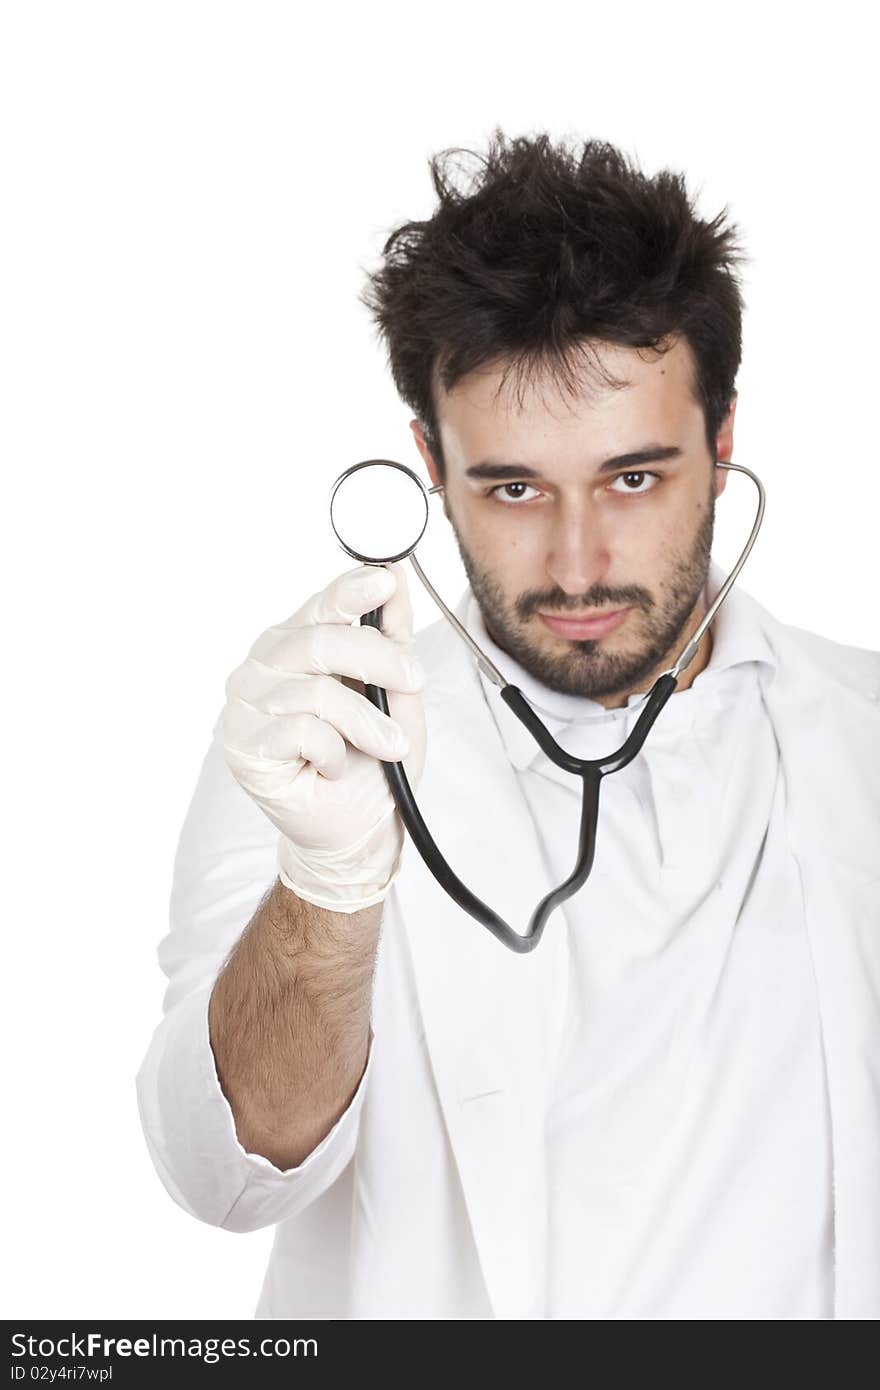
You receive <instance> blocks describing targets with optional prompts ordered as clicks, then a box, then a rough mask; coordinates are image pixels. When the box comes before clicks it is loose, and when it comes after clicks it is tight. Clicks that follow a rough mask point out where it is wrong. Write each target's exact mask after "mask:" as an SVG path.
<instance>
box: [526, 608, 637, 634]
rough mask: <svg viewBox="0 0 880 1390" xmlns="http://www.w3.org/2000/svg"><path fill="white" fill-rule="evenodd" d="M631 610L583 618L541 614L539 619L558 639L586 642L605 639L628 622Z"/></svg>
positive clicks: (588, 615) (615, 610) (619, 610)
mask: <svg viewBox="0 0 880 1390" xmlns="http://www.w3.org/2000/svg"><path fill="white" fill-rule="evenodd" d="M631 611H632V610H631V609H630V608H615V609H614V610H613V611H612V612H610V613H600V614H598V615H595V616H594V615H591V614H587V615H586V616H585V617H582V618H560V617H556V616H555V615H553V614H551V613H539V614H538V617H539V618H540V619H541V622H542V623H544V625H545V626H546V627H548V628H549V629H550V631H551V632H555V633H556V636H557V637H567V638H568V640H569V641H570V642H584V641H588V640H590V639H595V638H598V637H605V636H607V634H608V633H609V632H614V630H615V629H616V628H618V627H620V625H621V624H622V623H624V622H625V621H626V618H627V614H629V613H630V612H631Z"/></svg>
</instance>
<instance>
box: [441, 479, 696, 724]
mask: <svg viewBox="0 0 880 1390" xmlns="http://www.w3.org/2000/svg"><path fill="white" fill-rule="evenodd" d="M447 515H448V517H449V520H450V522H451V523H452V529H453V531H454V532H455V538H456V541H457V543H458V549H459V554H460V555H461V559H462V563H463V565H464V568H465V572H466V574H467V577H468V581H469V583H470V586H471V589H472V591H473V594H474V597H475V598H476V600H477V602H478V604H479V605H480V610H481V612H482V615H483V621H484V622H485V624H486V630H487V631H488V633H489V636H490V637H491V638H492V640H493V641H494V642H495V643H496V645H497V646H499V647H500V648H501V649H502V651H505V652H507V653H508V655H510V656H512V657H513V659H514V660H515V661H517V662H519V664H520V666H522V668H523V669H524V670H525V671H527V672H528V673H529V675H530V676H534V678H535V679H536V680H538V681H540V682H541V683H542V684H543V685H546V686H547V687H548V688H549V689H550V690H555V691H558V692H559V693H560V694H562V695H580V696H584V697H586V698H590V699H597V698H605V697H608V696H615V695H623V694H626V693H628V692H631V691H637V690H639V689H641V688H642V687H643V686H644V685H646V684H647V681H648V679H649V677H651V676H652V675H653V673H654V672H655V671H656V670H657V669H658V667H660V666H661V664H667V665H668V664H669V662H668V661H667V660H666V659H667V658H669V657H671V656H672V655H673V648H674V647H677V646H678V644H679V643H680V644H681V645H682V646H683V645H684V643H683V641H682V640H681V639H682V634H683V632H684V630H685V627H686V625H687V622H688V619H689V618H690V617H691V615H692V613H693V612H694V609H695V608H696V605H697V602H698V600H699V598H700V595H701V593H702V591H703V587H704V585H705V583H706V577H707V575H708V573H709V561H710V558H711V553H712V536H713V533H714V528H715V484H714V479H713V483H712V489H711V492H710V496H709V501H708V505H707V507H706V509H705V511H704V512H703V515H702V518H701V521H700V526H699V529H698V531H697V534H696V536H695V537H694V539H693V541H692V543H691V545H690V548H689V549H688V550H687V551H686V552H684V553H681V554H679V555H678V556H676V558H675V559H674V561H673V563H672V566H671V569H670V572H669V575H668V577H667V578H666V579H665V580H664V581H663V583H662V585H661V588H660V592H659V595H658V596H656V597H655V595H654V594H652V593H651V592H650V591H649V590H648V589H645V588H644V587H642V586H641V585H638V584H625V585H618V586H610V585H607V584H593V585H592V587H591V588H589V589H587V590H586V591H585V592H584V593H583V594H577V595H571V594H566V593H564V591H563V590H562V589H560V588H555V587H551V588H548V589H531V590H527V591H526V592H525V593H523V594H520V596H519V598H517V599H516V600H515V601H514V602H513V603H512V604H511V603H508V601H507V600H506V599H505V597H504V594H503V593H502V591H501V588H500V585H499V584H498V582H497V581H496V580H495V579H494V578H493V577H492V575H491V574H490V573H489V572H488V571H487V570H484V569H482V568H481V567H480V566H479V565H478V564H477V563H476V561H475V559H474V557H473V555H472V554H471V553H470V552H469V551H468V550H467V549H466V547H465V546H464V545H463V544H462V540H461V536H460V535H459V533H458V529H457V527H456V525H455V521H454V520H453V518H452V515H451V513H449V512H447ZM605 606H608V607H615V606H616V607H618V608H624V607H631V608H634V609H636V610H637V611H639V612H641V613H642V614H643V615H644V617H643V619H642V621H641V625H640V626H641V639H640V642H639V646H638V650H636V651H632V652H606V651H603V650H602V646H601V638H597V639H591V640H589V641H582V642H577V641H572V642H569V643H568V644H567V650H566V651H564V652H558V651H557V652H553V651H548V650H547V649H545V648H544V647H542V646H541V645H540V644H539V643H538V642H536V641H534V640H532V639H531V638H530V637H529V635H528V632H527V630H526V629H525V627H524V624H525V622H526V621H527V619H529V618H530V617H531V616H532V615H533V614H534V613H536V612H537V611H538V610H539V609H540V610H541V611H543V612H546V613H551V614H559V615H560V616H564V614H565V613H567V612H581V611H583V609H585V608H601V607H605ZM674 654H675V655H678V652H677V650H676V651H675V653H674Z"/></svg>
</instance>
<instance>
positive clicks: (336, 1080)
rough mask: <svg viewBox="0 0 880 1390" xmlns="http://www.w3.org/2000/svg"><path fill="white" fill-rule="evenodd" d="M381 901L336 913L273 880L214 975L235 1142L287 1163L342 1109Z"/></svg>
mask: <svg viewBox="0 0 880 1390" xmlns="http://www.w3.org/2000/svg"><path fill="white" fill-rule="evenodd" d="M381 918H382V908H381V905H377V906H375V907H369V908H364V909H363V910H362V911H360V912H354V913H336V912H328V911H326V910H325V909H324V908H320V907H314V906H312V904H311V903H306V902H303V901H301V900H300V899H299V898H297V897H296V895H295V894H294V893H292V892H290V890H289V889H287V888H285V887H284V885H283V884H282V883H281V881H280V880H276V882H275V884H274V886H273V888H272V890H271V892H270V893H268V894H267V895H266V897H265V898H264V899H263V902H262V903H261V904H260V907H259V908H258V909H257V912H256V913H255V914H254V916H253V918H252V920H251V922H250V923H249V925H248V926H247V928H246V929H245V931H244V932H243V934H242V936H241V939H240V940H239V942H238V945H237V946H236V948H235V950H234V951H233V953H232V955H231V956H230V958H229V960H228V961H227V963H226V965H225V966H224V967H223V969H222V971H221V972H220V975H219V976H218V978H217V981H216V984H215V985H214V990H213V993H212V995H211V1001H210V1005H209V1009H208V1025H209V1031H210V1038H211V1047H212V1048H213V1051H214V1058H215V1061H216V1064H217V1074H218V1076H219V1078H220V1084H221V1086H222V1087H223V1091H224V1094H225V1095H226V1098H227V1100H228V1101H229V1104H230V1106H231V1109H232V1113H233V1115H234V1117H235V1126H236V1132H237V1134H238V1138H239V1141H240V1143H241V1144H242V1145H243V1146H244V1148H246V1149H247V1150H248V1152H249V1153H259V1154H262V1155H263V1156H264V1157H265V1158H268V1159H269V1160H270V1161H271V1162H272V1163H274V1164H275V1166H276V1167H278V1168H281V1169H285V1168H291V1167H295V1166H296V1165H297V1164H299V1163H301V1162H302V1160H303V1159H304V1158H305V1157H306V1156H307V1155H308V1154H309V1153H311V1151H312V1150H313V1149H314V1148H315V1147H316V1145H317V1144H319V1143H320V1141H321V1140H322V1139H323V1138H324V1136H325V1135H326V1134H327V1133H328V1132H329V1131H330V1129H331V1128H332V1127H333V1125H334V1124H335V1122H336V1120H338V1118H339V1116H340V1115H341V1114H342V1113H343V1111H344V1110H345V1108H346V1106H347V1105H348V1103H349V1102H350V1100H351V1097H352V1096H353V1094H354V1092H355V1091H356V1089H357V1086H358V1082H359V1081H360V1079H361V1076H362V1074H363V1070H364V1067H365V1066H366V1061H367V1054H368V1050H369V1041H370V1000H371V994H372V979H373V968H374V964H375V958H376V947H377V943H378V939H379V926H380V922H381Z"/></svg>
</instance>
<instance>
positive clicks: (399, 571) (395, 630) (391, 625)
mask: <svg viewBox="0 0 880 1390" xmlns="http://www.w3.org/2000/svg"><path fill="white" fill-rule="evenodd" d="M386 568H387V569H388V570H390V572H391V573H392V574H393V575H394V578H395V580H396V585H397V587H396V588H395V590H394V593H393V594H392V595H391V597H390V598H389V599H388V600H387V602H386V603H385V605H384V607H383V608H382V631H383V632H384V633H385V634H386V636H388V637H390V638H391V640H392V641H393V642H398V643H400V645H401V646H402V647H406V648H409V647H411V646H412V641H413V612H412V604H411V602H410V597H409V587H408V585H407V581H406V568H405V565H404V562H403V561H402V560H397V561H395V563H394V564H393V565H387V566H386Z"/></svg>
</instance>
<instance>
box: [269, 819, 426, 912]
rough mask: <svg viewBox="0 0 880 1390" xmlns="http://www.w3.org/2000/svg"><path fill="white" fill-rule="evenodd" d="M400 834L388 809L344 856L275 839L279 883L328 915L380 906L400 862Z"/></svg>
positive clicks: (396, 820)
mask: <svg viewBox="0 0 880 1390" xmlns="http://www.w3.org/2000/svg"><path fill="white" fill-rule="evenodd" d="M403 841H404V832H403V825H402V824H401V821H400V817H399V816H398V814H397V812H396V811H395V810H394V809H393V808H392V810H391V811H390V812H389V814H388V816H387V817H385V818H384V819H383V820H382V821H380V822H379V824H378V825H376V826H374V827H373V829H372V830H370V831H369V832H368V834H367V835H365V836H364V838H363V839H362V840H360V841H358V843H357V844H355V845H351V846H347V847H346V848H345V849H344V850H337V849H334V850H318V849H309V850H308V851H303V850H301V849H300V848H299V847H298V846H297V845H295V844H294V843H293V841H292V840H289V839H288V838H287V836H286V835H283V834H282V835H280V836H279V838H278V856H277V857H278V877H279V878H280V880H281V882H282V884H283V885H284V887H285V888H289V889H290V891H291V892H293V893H295V894H296V895H297V897H298V898H302V899H303V900H304V901H305V902H309V903H313V904H314V905H315V906H316V907H323V908H326V909H327V910H328V911H330V912H358V911H360V909H361V908H364V907H372V906H373V905H374V904H376V903H380V902H382V900H383V899H384V897H385V895H386V893H387V892H388V890H389V888H390V887H391V885H392V883H393V882H394V880H395V879H396V878H397V875H398V874H399V872H400V867H401V863H402V859H403Z"/></svg>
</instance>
